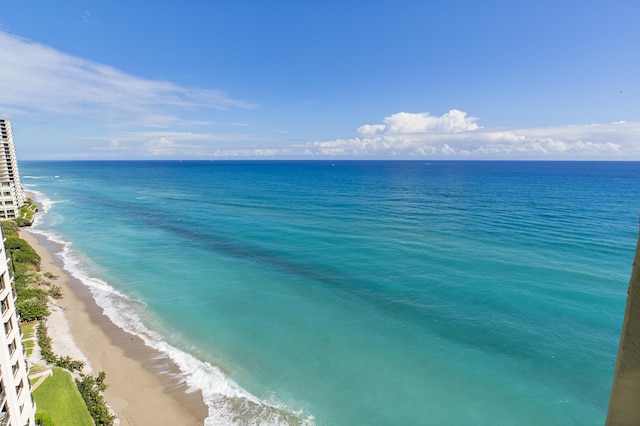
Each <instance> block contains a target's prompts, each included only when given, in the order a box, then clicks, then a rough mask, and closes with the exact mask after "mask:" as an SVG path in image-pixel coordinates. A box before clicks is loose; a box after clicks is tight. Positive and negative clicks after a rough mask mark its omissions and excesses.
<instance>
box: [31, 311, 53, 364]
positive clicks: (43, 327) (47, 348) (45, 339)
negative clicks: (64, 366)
mask: <svg viewBox="0 0 640 426" xmlns="http://www.w3.org/2000/svg"><path fill="white" fill-rule="evenodd" d="M36 336H37V338H38V345H39V346H40V353H41V354H42V358H43V359H44V360H45V361H47V362H48V363H49V364H54V363H55V362H56V354H54V353H53V349H52V348H51V338H50V337H49V334H48V333H47V324H46V323H45V322H44V321H40V322H39V323H38V330H37V331H36Z"/></svg>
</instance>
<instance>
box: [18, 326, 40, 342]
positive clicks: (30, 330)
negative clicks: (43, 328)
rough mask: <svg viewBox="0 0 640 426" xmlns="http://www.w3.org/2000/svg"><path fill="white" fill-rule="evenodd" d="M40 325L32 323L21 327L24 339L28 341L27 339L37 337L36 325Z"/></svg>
mask: <svg viewBox="0 0 640 426" xmlns="http://www.w3.org/2000/svg"><path fill="white" fill-rule="evenodd" d="M37 324H38V323H37V322H30V323H28V324H22V325H21V326H20V329H21V330H22V339H23V340H26V339H31V338H32V337H33V336H35V335H36V325H37Z"/></svg>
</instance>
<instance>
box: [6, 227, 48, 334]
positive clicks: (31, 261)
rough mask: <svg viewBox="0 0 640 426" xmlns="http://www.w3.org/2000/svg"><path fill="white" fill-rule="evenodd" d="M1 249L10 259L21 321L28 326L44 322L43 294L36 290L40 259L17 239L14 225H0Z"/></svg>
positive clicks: (46, 313) (45, 301) (38, 280)
mask: <svg viewBox="0 0 640 426" xmlns="http://www.w3.org/2000/svg"><path fill="white" fill-rule="evenodd" d="M2 231H3V232H4V236H5V241H4V246H5V248H6V250H7V253H8V255H9V257H10V259H11V264H10V267H11V269H12V271H13V285H14V288H15V290H16V296H17V300H16V311H18V315H20V319H21V320H22V321H26V322H31V321H35V320H39V319H42V318H45V317H46V316H47V315H48V314H49V310H48V309H47V292H46V291H45V290H43V289H42V288H40V284H41V283H42V282H41V280H42V277H41V276H40V274H39V273H38V272H39V271H40V261H41V259H40V255H39V254H38V253H36V251H35V250H34V249H33V247H31V246H30V245H29V243H27V242H26V241H25V240H23V239H22V238H20V235H19V233H18V225H17V224H16V222H14V221H2Z"/></svg>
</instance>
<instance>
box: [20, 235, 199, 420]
mask: <svg viewBox="0 0 640 426" xmlns="http://www.w3.org/2000/svg"><path fill="white" fill-rule="evenodd" d="M20 234H21V236H22V238H24V239H25V240H26V241H27V242H28V243H29V244H30V245H31V246H32V247H33V248H34V249H35V250H36V251H37V252H38V254H39V255H40V256H41V257H42V263H41V273H43V274H44V273H46V272H50V273H51V274H53V275H54V276H56V277H57V278H56V279H55V280H54V281H53V283H54V284H55V285H58V286H60V287H61V288H62V292H63V297H62V298H61V299H59V300H56V301H55V302H54V303H53V305H52V311H53V314H52V315H51V317H50V318H49V320H48V323H47V324H48V329H49V336H50V337H51V339H52V345H53V349H54V351H55V352H56V354H57V355H62V356H65V355H69V356H71V357H72V358H74V359H82V360H85V361H86V362H87V364H88V365H87V370H89V369H90V371H91V372H92V373H93V374H94V375H96V374H97V373H98V372H100V371H104V372H105V373H106V383H107V384H108V386H109V387H108V389H107V390H106V391H105V393H104V395H105V399H106V401H107V404H108V405H109V406H110V407H111V409H112V410H113V411H114V412H115V413H116V415H117V416H118V419H119V424H120V425H123V426H124V425H202V424H204V419H205V418H206V416H207V407H206V405H205V404H204V402H203V399H202V393H201V392H199V391H198V392H190V393H188V392H187V386H186V384H185V383H184V381H183V380H181V379H180V377H179V374H178V373H179V372H178V369H177V367H176V366H175V364H174V363H173V362H172V361H171V360H170V359H169V358H168V357H167V356H166V355H163V354H162V353H160V352H158V351H157V350H155V349H153V348H150V347H148V346H146V345H145V344H144V342H143V341H142V339H140V338H139V337H137V336H134V335H132V334H129V333H127V332H125V331H123V330H122V329H120V328H119V327H117V326H116V325H114V324H113V323H112V322H111V321H110V320H109V318H107V316H106V315H104V314H103V313H102V309H101V308H100V307H99V306H98V305H97V304H96V303H95V301H94V300H93V298H92V297H91V294H90V292H89V289H88V288H87V287H86V286H84V285H83V284H82V283H81V282H80V281H79V280H77V279H75V278H73V277H71V276H70V275H69V274H68V273H66V272H65V271H64V270H63V269H62V261H61V259H59V258H58V257H57V256H54V253H57V252H59V251H60V250H61V249H62V247H60V246H58V245H57V244H55V243H52V242H50V241H48V240H47V239H46V238H44V237H43V236H41V235H38V234H32V233H30V232H29V231H28V230H25V229H24V228H23V229H21V231H20Z"/></svg>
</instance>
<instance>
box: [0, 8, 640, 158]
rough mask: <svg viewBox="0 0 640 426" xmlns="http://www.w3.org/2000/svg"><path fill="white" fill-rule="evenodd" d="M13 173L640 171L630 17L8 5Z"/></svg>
mask: <svg viewBox="0 0 640 426" xmlns="http://www.w3.org/2000/svg"><path fill="white" fill-rule="evenodd" d="M3 3H4V4H3V6H2V13H1V14H0V58H1V59H0V116H1V117H4V118H9V119H10V120H11V121H12V123H13V128H14V137H15V141H16V149H17V152H18V158H19V159H25V160H32V159H223V158H233V159H254V158H257V159H273V158H284V159H287V158H296V159H298V158H301V159H305V158H308V159H320V158H330V159H346V158H361V159H369V158H370V159H386V158H390V159H577V160H591V159H619V160H640V77H639V76H640V47H639V46H640V25H638V16H640V2H637V1H615V0H613V1H606V2H605V1H588V0H586V1H558V0H555V1H553V2H552V1H536V2H520V1H462V0H458V1H451V0H449V1H426V0H424V1H402V0H398V1H393V2H392V1H375V0H370V1H366V2H364V1H344V0H343V1H340V2H338V1H333V0H324V1H302V0H297V1H293V0H290V1H273V2H266V1H257V0H254V1H249V0H245V1H242V0H238V1H224V2H223V1H205V0H192V1H183V2H168V1H154V2H147V1H134V2H122V1H119V2H116V1H114V0H91V1H80V0H66V1H64V2H49V1H43V0H40V1H37V0H31V1H11V2H3Z"/></svg>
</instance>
